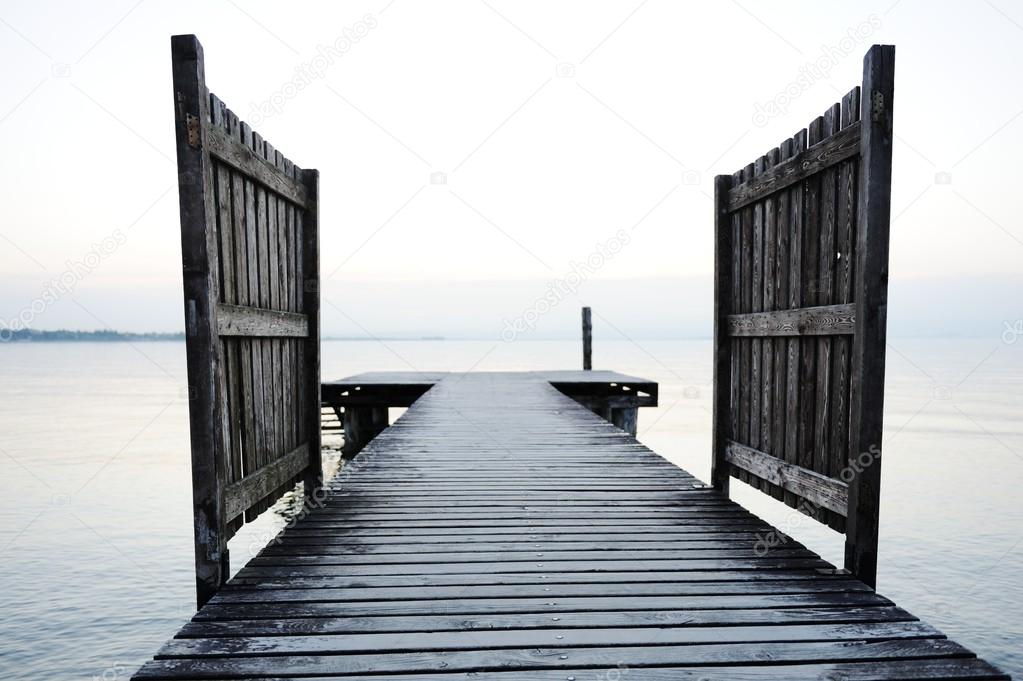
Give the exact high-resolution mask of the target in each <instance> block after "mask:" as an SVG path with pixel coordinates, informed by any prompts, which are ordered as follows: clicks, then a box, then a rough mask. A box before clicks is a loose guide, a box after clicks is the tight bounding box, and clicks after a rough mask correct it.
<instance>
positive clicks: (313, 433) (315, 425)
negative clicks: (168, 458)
mask: <svg viewBox="0 0 1023 681" xmlns="http://www.w3.org/2000/svg"><path fill="white" fill-rule="evenodd" d="M300 179H301V181H302V184H303V185H305V189H306V192H307V195H308V196H309V203H308V207H307V208H306V210H305V215H304V219H303V223H302V226H303V230H302V272H303V273H304V275H305V281H304V282H303V284H302V289H303V298H302V311H303V312H304V313H305V315H306V318H307V319H308V320H309V335H308V336H307V338H306V340H305V346H306V349H305V361H306V365H305V373H304V374H303V376H304V378H305V386H304V390H305V396H306V397H305V399H306V405H307V409H306V415H307V418H308V419H309V423H308V424H307V426H306V432H307V433H309V437H308V445H309V465H308V467H307V468H306V472H305V476H304V483H305V485H304V486H305V497H306V503H309V501H310V500H311V499H313V498H314V495H317V494H318V492H317V490H319V489H320V488H321V487H322V486H323V463H322V460H321V452H320V449H321V442H320V440H321V431H320V415H321V411H320V215H319V205H320V201H319V199H320V171H318V170H303V171H302V174H301V178H300Z"/></svg>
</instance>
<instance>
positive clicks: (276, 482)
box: [224, 444, 309, 518]
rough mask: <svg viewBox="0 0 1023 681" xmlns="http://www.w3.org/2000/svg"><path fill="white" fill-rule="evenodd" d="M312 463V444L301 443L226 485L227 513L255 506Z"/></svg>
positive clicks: (225, 502)
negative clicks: (310, 448) (310, 450)
mask: <svg viewBox="0 0 1023 681" xmlns="http://www.w3.org/2000/svg"><path fill="white" fill-rule="evenodd" d="M308 466H309V447H308V446H307V445H304V444H303V445H299V446H298V447H297V448H295V449H294V450H293V451H291V452H289V453H288V454H285V455H284V456H282V457H278V458H275V459H273V460H271V461H270V462H269V463H267V464H265V465H264V466H263V467H262V468H259V469H258V470H255V471H250V472H249V473H248V474H247V475H246V476H245V477H244V478H242V479H241V480H239V481H238V482H235V483H233V484H231V485H228V486H227V487H225V489H224V506H225V508H226V509H227V516H228V517H231V518H233V517H234V516H236V515H238V514H239V513H243V512H245V511H246V510H248V509H250V508H252V506H253V505H255V504H256V503H258V502H259V501H260V500H262V499H264V498H266V497H267V496H268V495H269V494H270V493H271V492H273V491H274V490H276V489H278V488H279V487H280V486H281V485H284V484H287V483H289V482H290V481H291V480H294V479H295V476H296V475H299V474H300V473H302V472H303V471H304V470H306V468H307V467H308Z"/></svg>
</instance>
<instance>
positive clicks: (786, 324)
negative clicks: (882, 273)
mask: <svg viewBox="0 0 1023 681" xmlns="http://www.w3.org/2000/svg"><path fill="white" fill-rule="evenodd" d="M726 326H727V333H728V335H729V336H751V337H763V336H833V335H836V334H850V335H851V334H853V333H855V331H856V306H855V305H852V304H850V303H846V304H842V305H821V306H818V307H803V308H797V309H794V310H792V309H790V310H778V311H776V312H754V313H750V314H737V315H728V317H727V319H726Z"/></svg>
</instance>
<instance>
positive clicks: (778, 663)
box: [133, 372, 1008, 681]
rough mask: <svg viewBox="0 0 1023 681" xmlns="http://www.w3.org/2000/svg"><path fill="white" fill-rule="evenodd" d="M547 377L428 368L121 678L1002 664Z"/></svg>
mask: <svg viewBox="0 0 1023 681" xmlns="http://www.w3.org/2000/svg"><path fill="white" fill-rule="evenodd" d="M566 373H573V374H577V373H583V372H566ZM587 373H590V372H587ZM592 373H598V372H592ZM568 378H571V377H568ZM604 378H606V377H604ZM558 380H560V379H557V378H556V377H552V376H544V375H542V374H539V373H468V374H453V373H452V374H438V375H435V376H432V377H431V379H430V380H429V381H426V383H429V385H428V386H427V387H426V388H425V390H423V392H422V394H421V396H418V397H417V398H414V399H413V400H412V401H411V402H410V408H409V409H408V411H407V412H406V413H405V414H404V415H403V416H402V417H401V418H400V419H398V420H397V421H396V422H395V423H394V424H393V425H391V426H390V427H388V428H386V429H385V430H382V431H381V432H379V433H378V434H376V436H375V437H374V438H373V439H372V440H370V441H368V443H366V444H365V446H364V447H363V448H362V449H361V451H360V452H359V453H358V454H356V455H355V456H354V457H353V458H352V459H351V460H349V461H348V462H347V463H346V464H345V468H344V469H343V470H342V472H341V473H340V474H338V475H337V476H335V477H334V478H333V480H331V481H329V482H328V483H327V484H328V487H329V494H328V495H327V497H326V500H325V501H324V503H323V504H322V505H321V507H319V508H315V509H313V510H311V511H310V512H309V513H308V514H306V515H304V517H302V518H300V519H298V520H297V521H295V522H294V523H293V524H292V526H290V527H288V528H287V529H286V530H285V531H284V532H282V533H281V535H280V536H278V537H277V538H276V539H274V540H273V541H272V542H271V543H270V544H269V545H268V546H267V547H266V548H265V549H264V550H263V551H262V552H260V554H259V555H258V556H256V557H255V558H253V559H252V560H251V561H250V562H249V563H248V564H247V565H246V566H245V567H244V568H242V569H241V571H240V572H239V573H238V574H237V575H236V576H235V577H234V578H233V579H231V580H230V582H229V583H228V584H227V585H226V586H225V587H224V588H222V589H221V590H220V591H219V592H218V593H217V595H216V596H214V597H213V599H212V600H210V601H209V603H208V604H206V605H205V606H204V607H203V608H202V609H201V610H200V611H199V612H198V613H197V614H196V615H195V617H194V618H193V619H192V621H191V622H189V623H188V624H187V625H186V626H185V627H184V628H183V629H182V630H181V631H180V632H179V633H178V634H177V636H175V637H174V638H173V639H172V640H170V641H169V642H168V643H167V644H166V645H165V646H164V647H163V648H162V649H161V650H160V651H159V653H158V654H157V655H156V657H155V659H154V660H152V661H151V662H148V663H147V664H145V665H144V666H143V667H142V668H141V669H140V670H139V671H138V673H137V674H136V675H135V676H134V677H133V678H135V679H264V680H266V679H283V678H314V677H315V678H323V677H327V678H331V677H341V678H345V679H377V680H379V679H399V678H400V679H403V680H404V681H455V680H462V679H464V680H466V681H468V680H470V679H472V680H475V681H489V680H493V681H584V680H590V679H601V680H604V679H606V680H610V681H614V680H620V679H629V680H630V681H631V680H639V679H644V680H646V679H652V680H663V681H669V680H671V681H675V680H677V679H692V680H694V681H695V680H698V679H703V680H721V681H724V680H728V681H736V680H741V679H778V680H786V681H790V680H795V679H833V680H837V679H843V680H847V681H853V680H856V681H867V680H870V679H953V678H954V679H967V678H968V679H1007V678H1008V677H1007V676H1006V675H1004V674H1002V673H1001V672H999V671H998V670H997V669H996V668H994V667H993V666H991V665H989V664H988V663H986V662H984V661H982V660H979V659H977V658H976V656H975V655H974V654H973V653H972V652H970V651H969V650H967V649H966V648H964V647H962V646H960V645H958V644H956V643H954V642H952V641H950V640H948V639H947V638H946V637H945V636H944V635H943V634H942V633H941V632H939V631H938V630H936V629H934V628H933V627H931V626H930V625H928V624H926V623H924V622H921V621H920V620H918V619H917V618H916V617H914V616H913V615H911V614H910V613H908V612H906V611H905V610H903V609H901V608H899V607H897V606H896V605H895V604H894V603H892V602H891V601H889V600H888V599H886V598H884V597H882V596H880V595H878V594H877V593H875V592H874V591H873V590H872V589H870V588H869V587H868V586H867V585H866V584H864V583H863V582H861V581H859V580H856V579H854V578H851V577H849V576H846V575H843V574H841V573H840V571H839V572H836V571H835V569H834V566H832V565H831V564H830V563H828V562H826V561H824V560H822V559H821V558H820V557H819V556H818V555H816V554H815V553H813V552H812V551H810V550H808V549H806V548H805V547H803V546H801V545H800V544H798V543H797V542H796V541H794V540H792V539H790V538H787V537H783V535H781V534H780V533H779V532H778V531H777V530H775V529H774V528H772V527H771V526H769V525H768V524H766V523H764V522H763V521H762V520H760V519H759V518H757V517H756V516H754V515H752V514H751V513H749V512H748V511H746V510H745V509H744V508H742V507H741V506H739V505H737V504H736V503H734V502H732V501H730V500H729V499H728V498H726V497H725V496H724V495H722V494H720V493H718V492H716V491H714V490H713V489H712V488H709V487H707V486H706V485H704V484H703V483H702V482H700V481H699V480H697V479H696V478H694V477H693V476H692V475H690V474H689V473H687V472H686V471H684V470H682V469H680V468H678V467H677V466H675V465H673V464H672V463H670V462H668V461H667V460H665V459H664V458H662V457H660V456H659V455H657V454H656V453H654V452H653V451H651V450H650V449H648V448H647V447H645V446H643V445H642V444H640V443H639V442H638V441H637V440H636V439H635V438H634V437H632V436H631V435H629V434H628V433H627V432H625V431H623V430H622V429H620V428H617V427H615V426H614V425H612V424H611V423H610V422H608V421H607V420H605V419H603V418H601V417H600V416H598V415H597V414H595V413H594V411H593V409H591V408H589V407H588V406H584V405H583V404H580V402H577V401H576V400H575V399H573V398H571V397H569V396H568V395H567V394H566V393H565V392H562V391H561V390H559V389H557V388H556V387H555V385H554V384H553V383H557V382H558ZM552 381H553V383H552ZM354 383H359V384H364V383H367V381H366V380H365V379H362V380H360V381H355V382H354ZM360 392H361V391H360ZM368 392H369V391H367V393H368ZM654 395H656V392H655V393H654ZM325 399H326V395H325ZM772 533H774V536H775V537H779V538H781V539H782V541H779V542H777V543H774V545H773V546H771V547H770V548H769V549H768V550H766V551H764V550H763V543H760V544H758V540H759V539H760V538H763V537H764V536H767V535H771V534H772Z"/></svg>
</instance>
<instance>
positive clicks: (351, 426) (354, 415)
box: [341, 406, 389, 459]
mask: <svg viewBox="0 0 1023 681" xmlns="http://www.w3.org/2000/svg"><path fill="white" fill-rule="evenodd" d="M388 418H389V417H388V413H387V407H363V406H359V407H348V406H346V407H345V413H344V438H345V441H344V444H343V445H342V446H341V455H342V456H343V457H344V458H345V459H351V458H352V457H353V456H355V455H356V454H358V453H359V452H361V451H362V449H363V447H365V446H366V445H367V444H369V441H370V440H372V439H373V438H375V437H376V436H377V435H379V434H380V433H381V432H382V431H383V430H384V428H386V427H387V426H388V425H389V423H388Z"/></svg>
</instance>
